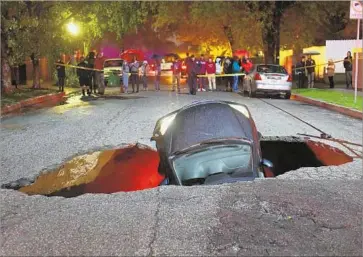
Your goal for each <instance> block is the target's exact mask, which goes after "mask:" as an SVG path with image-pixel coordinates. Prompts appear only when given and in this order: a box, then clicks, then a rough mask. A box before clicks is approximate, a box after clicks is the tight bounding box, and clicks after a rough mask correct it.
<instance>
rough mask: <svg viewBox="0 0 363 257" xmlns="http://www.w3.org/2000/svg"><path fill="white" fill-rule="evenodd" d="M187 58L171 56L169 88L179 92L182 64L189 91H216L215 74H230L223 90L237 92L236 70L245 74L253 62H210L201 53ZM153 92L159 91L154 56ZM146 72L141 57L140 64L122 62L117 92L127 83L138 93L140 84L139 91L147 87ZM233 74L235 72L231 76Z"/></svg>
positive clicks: (158, 68) (125, 89)
mask: <svg viewBox="0 0 363 257" xmlns="http://www.w3.org/2000/svg"><path fill="white" fill-rule="evenodd" d="M186 55H187V57H186V59H185V60H184V61H182V60H180V58H179V57H178V56H175V58H174V60H173V63H172V65H171V72H172V91H173V92H175V91H177V92H178V93H180V92H181V88H180V85H181V77H182V71H183V70H182V67H183V66H184V65H185V66H186V75H187V84H188V86H189V92H190V94H194V95H195V94H196V92H197V91H199V92H201V91H207V90H208V91H216V90H217V85H216V84H217V82H221V77H218V76H217V77H216V75H222V74H231V75H232V76H227V77H225V78H224V80H225V85H226V91H232V90H233V91H234V92H238V82H239V75H238V73H241V72H244V73H248V72H249V71H250V70H251V68H252V66H253V64H252V62H251V61H250V60H249V59H248V58H247V56H245V57H243V58H241V59H240V58H238V57H234V58H229V57H223V59H222V57H218V58H216V60H215V61H214V60H213V58H212V57H209V58H208V59H206V58H205V56H204V55H201V56H200V58H199V59H196V58H195V56H194V55H192V56H189V53H187V54H186ZM154 64H155V65H154V66H155V82H154V86H155V91H160V78H161V61H160V60H159V59H155V63H154ZM148 71H149V63H148V62H147V61H146V60H144V61H143V62H142V64H141V65H140V62H139V61H138V60H137V59H136V58H134V59H133V61H132V62H130V63H129V62H127V61H126V60H124V62H123V65H122V72H123V81H122V86H121V92H128V87H129V82H130V83H131V85H132V92H133V93H135V92H136V93H138V92H139V84H140V83H142V85H143V90H148V79H147V74H148ZM233 74H236V75H235V76H233Z"/></svg>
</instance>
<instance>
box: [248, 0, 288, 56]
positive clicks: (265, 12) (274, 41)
mask: <svg viewBox="0 0 363 257" xmlns="http://www.w3.org/2000/svg"><path fill="white" fill-rule="evenodd" d="M294 4H295V2H294V1H257V2H248V3H247V6H248V8H249V10H250V11H251V13H252V14H253V15H254V16H255V17H256V19H257V20H258V22H259V23H260V26H261V33H262V35H261V36H262V42H263V52H264V56H265V62H266V63H278V59H279V55H280V27H281V21H282V18H283V15H284V13H285V12H286V10H288V9H289V8H290V7H291V6H293V5H294Z"/></svg>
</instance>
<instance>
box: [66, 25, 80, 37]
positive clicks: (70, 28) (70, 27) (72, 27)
mask: <svg viewBox="0 0 363 257" xmlns="http://www.w3.org/2000/svg"><path fill="white" fill-rule="evenodd" d="M67 29H68V31H69V32H70V33H71V34H72V35H74V36H76V35H78V33H79V27H78V26H77V25H76V24H74V23H73V22H70V23H68V25H67Z"/></svg>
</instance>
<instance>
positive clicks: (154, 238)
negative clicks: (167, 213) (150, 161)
mask: <svg viewBox="0 0 363 257" xmlns="http://www.w3.org/2000/svg"><path fill="white" fill-rule="evenodd" d="M160 190H161V187H159V188H158V189H157V192H158V193H157V195H156V199H157V201H158V202H157V204H156V211H155V216H154V218H155V223H154V226H153V227H152V231H153V233H152V237H151V240H150V243H149V245H148V247H149V254H148V255H147V256H155V249H154V246H153V244H154V243H155V241H156V239H157V229H158V227H159V224H160V217H159V212H160V206H161V199H160V195H161V193H160Z"/></svg>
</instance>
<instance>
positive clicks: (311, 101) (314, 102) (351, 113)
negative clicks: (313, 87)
mask: <svg viewBox="0 0 363 257" xmlns="http://www.w3.org/2000/svg"><path fill="white" fill-rule="evenodd" d="M291 99H292V100H295V101H299V102H304V103H308V104H311V105H315V106H318V107H321V108H325V109H328V110H331V111H335V112H339V113H341V114H343V115H346V116H350V117H352V118H355V119H360V120H361V119H363V113H362V112H360V111H357V110H354V109H350V108H346V107H343V106H340V105H336V104H331V103H327V102H324V101H320V100H316V99H312V98H309V97H305V96H301V95H298V94H292V95H291Z"/></svg>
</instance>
